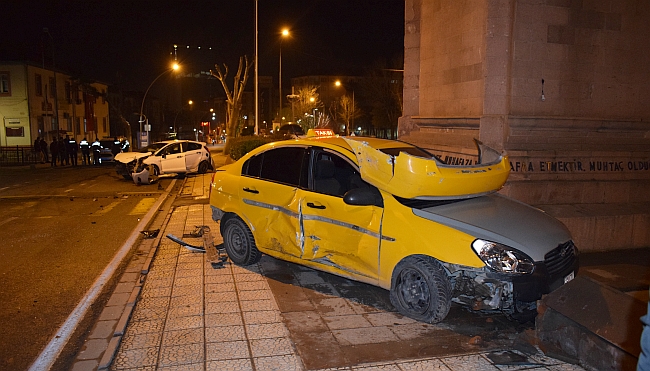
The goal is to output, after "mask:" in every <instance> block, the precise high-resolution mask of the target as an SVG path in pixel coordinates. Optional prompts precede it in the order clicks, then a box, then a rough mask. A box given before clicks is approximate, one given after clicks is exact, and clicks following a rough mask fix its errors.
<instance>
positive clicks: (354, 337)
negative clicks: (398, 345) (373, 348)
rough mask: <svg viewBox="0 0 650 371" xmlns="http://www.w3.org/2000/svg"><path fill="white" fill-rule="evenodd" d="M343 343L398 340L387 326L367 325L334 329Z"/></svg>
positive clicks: (356, 343)
mask: <svg viewBox="0 0 650 371" xmlns="http://www.w3.org/2000/svg"><path fill="white" fill-rule="evenodd" d="M332 333H333V334H334V337H336V340H338V341H339V343H341V345H358V344H375V343H385V342H388V341H398V340H399V339H398V338H397V336H396V335H395V334H394V333H393V332H392V331H391V330H390V329H388V328H386V327H365V328H356V329H343V330H335V331H332Z"/></svg>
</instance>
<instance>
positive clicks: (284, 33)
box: [278, 28, 289, 126]
mask: <svg viewBox="0 0 650 371" xmlns="http://www.w3.org/2000/svg"><path fill="white" fill-rule="evenodd" d="M281 35H282V37H280V72H279V73H278V86H279V87H280V94H279V95H278V100H279V101H280V110H279V111H278V120H279V121H280V126H282V118H281V116H282V39H283V38H285V37H287V36H289V30H288V29H286V28H285V29H283V30H282V33H281Z"/></svg>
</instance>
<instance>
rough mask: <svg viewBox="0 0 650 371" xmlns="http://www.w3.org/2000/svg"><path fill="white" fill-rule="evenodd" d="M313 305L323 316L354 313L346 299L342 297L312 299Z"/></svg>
mask: <svg viewBox="0 0 650 371" xmlns="http://www.w3.org/2000/svg"><path fill="white" fill-rule="evenodd" d="M313 301H314V305H316V308H318V310H319V312H321V313H322V315H324V316H344V315H351V314H355V312H354V310H353V309H352V307H351V306H350V305H349V304H348V301H347V300H345V299H343V298H325V299H320V300H318V299H313Z"/></svg>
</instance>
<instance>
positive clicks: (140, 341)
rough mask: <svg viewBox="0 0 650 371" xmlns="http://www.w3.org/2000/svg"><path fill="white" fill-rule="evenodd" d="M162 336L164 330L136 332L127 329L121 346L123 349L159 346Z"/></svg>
mask: <svg viewBox="0 0 650 371" xmlns="http://www.w3.org/2000/svg"><path fill="white" fill-rule="evenodd" d="M162 336H163V333H162V332H149V333H144V334H136V333H133V332H129V331H127V333H126V334H125V335H124V336H122V342H121V347H122V349H123V350H127V349H128V350H130V349H139V348H150V347H158V346H160V342H161V340H162Z"/></svg>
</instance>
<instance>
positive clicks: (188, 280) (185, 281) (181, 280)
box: [174, 276, 203, 287]
mask: <svg viewBox="0 0 650 371" xmlns="http://www.w3.org/2000/svg"><path fill="white" fill-rule="evenodd" d="M197 285H203V276H199V277H178V278H176V279H175V280H174V287H176V286H197Z"/></svg>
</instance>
